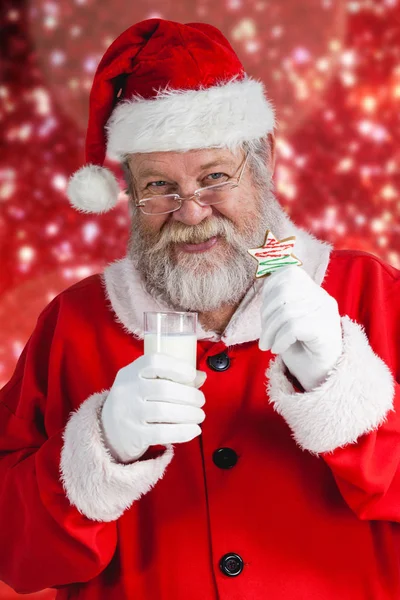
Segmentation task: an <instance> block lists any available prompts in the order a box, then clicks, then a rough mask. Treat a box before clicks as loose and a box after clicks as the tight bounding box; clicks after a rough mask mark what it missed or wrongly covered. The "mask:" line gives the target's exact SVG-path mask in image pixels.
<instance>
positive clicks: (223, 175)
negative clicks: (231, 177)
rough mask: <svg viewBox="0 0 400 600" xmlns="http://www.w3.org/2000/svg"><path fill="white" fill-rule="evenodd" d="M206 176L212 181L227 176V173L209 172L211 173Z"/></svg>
mask: <svg viewBox="0 0 400 600" xmlns="http://www.w3.org/2000/svg"><path fill="white" fill-rule="evenodd" d="M208 177H210V178H211V179H212V180H213V181H217V180H218V179H221V178H222V177H227V175H225V173H211V175H208Z"/></svg>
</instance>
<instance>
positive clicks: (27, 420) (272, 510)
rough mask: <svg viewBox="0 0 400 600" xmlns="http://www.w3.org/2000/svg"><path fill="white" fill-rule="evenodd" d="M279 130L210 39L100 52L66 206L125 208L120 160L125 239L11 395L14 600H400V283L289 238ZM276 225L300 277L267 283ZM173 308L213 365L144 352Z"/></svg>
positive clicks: (156, 35) (179, 35) (2, 481)
mask: <svg viewBox="0 0 400 600" xmlns="http://www.w3.org/2000/svg"><path fill="white" fill-rule="evenodd" d="M274 127H275V121H274V110H273V108H272V105H271V104H270V102H269V101H268V99H267V97H266V94H265V90H264V89H263V86H262V84H261V83H260V82H258V81H255V80H253V79H252V78H251V77H249V76H248V75H246V73H245V72H244V70H243V67H242V65H241V63H240V61H239V59H238V58H237V56H236V55H235V53H234V51H233V49H232V47H231V46H230V44H229V43H228V41H227V40H226V39H225V38H224V36H223V35H222V34H221V33H220V32H219V31H218V30H217V29H216V28H215V27H212V26H211V25H206V24H203V23H189V24H185V25H183V24H179V23H174V22H170V21H163V20H161V19H150V20H147V21H143V22H141V23H138V24H136V25H134V26H132V27H130V28H129V29H127V30H126V31H125V32H124V33H122V35H121V36H120V37H119V38H118V39H117V40H116V41H115V42H114V43H113V44H112V45H111V46H110V48H109V49H108V50H107V51H106V53H105V55H104V57H103V58H102V60H101V62H100V65H99V67H98V69H97V72H96V75H95V78H94V82H93V88H92V92H91V97H90V117H89V126H88V135H87V145H86V153H87V163H88V164H87V165H86V166H84V167H83V168H82V169H80V170H79V171H78V172H77V173H75V174H74V175H73V177H72V179H71V181H70V184H69V196H70V199H71V202H72V204H73V205H74V206H75V207H76V208H78V209H79V210H82V211H86V212H103V211H106V210H109V209H111V208H112V207H113V206H114V204H115V202H116V199H117V196H118V191H119V190H118V184H117V181H116V180H115V178H114V176H113V175H112V173H111V171H109V170H107V169H106V168H104V166H103V164H104V161H105V157H106V156H108V157H109V158H111V159H117V160H118V161H120V162H121V164H122V165H123V167H124V170H125V175H126V180H127V187H128V191H129V206H130V210H131V216H132V220H131V235H130V242H129V245H128V251H127V255H126V257H125V258H124V259H122V260H119V261H117V262H115V263H113V264H111V265H109V266H108V267H107V268H106V269H105V271H104V273H102V274H99V275H95V276H92V277H89V278H88V279H85V280H84V281H82V282H80V283H78V284H76V285H74V286H72V287H71V288H69V289H67V290H66V291H65V292H63V293H61V294H60V295H59V296H58V297H56V298H55V299H54V300H53V301H52V302H51V303H50V304H49V306H48V307H47V308H46V309H45V310H44V311H43V313H42V314H41V316H40V318H39V320H38V323H37V326H36V329H35V331H34V332H33V334H32V336H31V338H30V340H29V342H28V343H27V345H26V347H25V349H24V351H23V353H22V356H21V358H20V360H19V362H18V365H17V367H16V371H15V373H14V375H13V377H12V379H11V381H10V382H9V383H8V384H7V385H6V387H5V388H4V389H3V391H2V395H1V403H0V410H1V436H0V450H1V459H0V530H1V535H2V544H1V547H0V578H1V579H3V580H4V581H5V582H7V583H8V584H9V585H11V586H12V587H13V588H14V589H15V590H17V591H19V592H21V593H26V592H33V591H35V590H40V589H43V588H51V587H52V588H57V590H58V592H57V598H59V599H67V598H68V599H69V600H71V599H73V598H76V599H78V598H79V599H80V600H100V599H104V600H109V599H116V600H214V599H215V600H217V599H220V600H244V599H246V600H247V599H249V600H250V599H251V600H265V599H266V598H268V599H269V600H294V599H296V600H313V599H315V600H317V599H318V600H338V598H340V599H341V600H366V599H367V598H368V599H371V600H372V599H373V600H386V599H387V600H389V599H395V598H399V597H400V569H399V560H400V529H399V522H400V470H399V460H400V421H399V413H398V410H397V404H398V403H399V401H400V391H399V385H398V383H396V378H397V379H398V377H399V374H400V360H399V357H400V353H399V350H398V339H399V333H400V332H399V323H400V319H399V317H400V301H399V298H400V283H399V282H400V274H399V272H398V271H396V270H395V269H394V268H392V267H391V266H389V265H387V264H384V263H382V262H381V261H380V260H379V259H377V258H376V257H374V256H371V255H368V254H366V253H363V252H357V251H335V250H333V249H332V248H331V247H330V246H329V245H328V244H326V243H323V242H320V241H318V240H317V239H315V238H314V237H313V236H312V235H310V234H309V233H307V232H305V231H303V230H301V229H299V228H298V227H296V225H295V224H294V223H292V222H291V221H290V219H289V218H288V217H287V216H286V214H285V213H284V211H283V209H282V208H281V207H280V205H279V203H278V202H277V201H276V199H275V197H274V194H273V185H272V174H273V168H274V156H275V152H274ZM267 229H268V230H270V231H272V232H273V234H274V235H275V237H276V239H277V240H278V242H279V241H280V240H282V239H286V238H289V237H292V236H295V237H296V242H295V246H294V250H293V251H294V252H295V255H296V257H299V258H300V259H301V261H302V265H301V266H296V265H289V266H286V265H284V266H283V267H282V268H279V269H277V270H275V271H274V272H272V274H270V275H269V276H268V277H265V278H255V273H256V263H255V260H254V256H252V255H251V254H250V253H249V252H248V250H249V249H253V254H254V248H257V247H260V246H262V244H263V242H264V240H265V235H266V230H267ZM268 239H269V238H268ZM277 245H278V246H279V244H277ZM295 262H297V261H295ZM171 310H180V311H190V312H197V313H198V316H199V327H198V332H197V365H196V367H197V369H196V368H195V367H194V366H193V365H190V364H189V362H187V361H185V360H182V359H178V358H176V357H172V356H168V355H166V354H165V355H164V354H162V353H146V355H143V333H144V332H143V312H145V311H171Z"/></svg>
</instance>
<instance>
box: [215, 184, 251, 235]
mask: <svg viewBox="0 0 400 600" xmlns="http://www.w3.org/2000/svg"><path fill="white" fill-rule="evenodd" d="M213 209H214V212H215V214H218V213H220V214H221V215H224V217H226V218H227V219H229V220H230V221H232V223H233V224H234V225H236V226H237V227H238V228H239V229H240V225H241V223H243V222H244V221H247V220H249V219H250V220H251V219H255V218H257V213H258V208H257V198H256V196H255V194H254V192H253V190H250V189H245V188H243V189H238V190H237V193H236V195H235V196H234V197H233V198H232V199H231V200H229V201H228V202H225V203H223V204H221V205H219V206H215V207H213Z"/></svg>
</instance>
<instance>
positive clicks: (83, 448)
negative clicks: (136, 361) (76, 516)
mask: <svg viewBox="0 0 400 600" xmlns="http://www.w3.org/2000/svg"><path fill="white" fill-rule="evenodd" d="M107 395H108V390H107V391H102V392H100V393H97V394H93V396H90V397H89V398H88V399H87V400H85V402H83V403H82V404H81V406H80V407H79V408H78V410H77V411H75V412H74V413H72V416H71V417H70V419H69V421H68V423H67V425H66V427H65V431H64V434H63V439H64V446H63V449H62V451H61V462H60V471H61V480H62V483H63V486H64V489H65V492H66V495H67V498H68V500H69V501H70V503H71V504H72V505H74V506H75V507H76V508H77V509H78V510H79V512H80V513H82V514H83V515H85V516H86V517H88V518H89V519H92V520H94V521H106V522H107V521H115V520H116V519H118V518H119V517H120V516H121V515H122V513H123V512H124V511H125V510H126V509H127V508H129V507H130V506H131V504H132V503H133V502H134V501H135V500H138V499H139V498H140V497H141V496H142V495H144V494H146V493H147V492H148V491H149V490H151V488H152V487H153V486H154V485H155V484H156V482H157V481H158V480H159V479H160V478H161V477H162V476H163V475H164V472H165V469H166V467H167V466H168V464H169V463H170V462H171V460H172V457H173V447H172V446H167V449H166V451H165V452H164V453H163V454H162V455H161V456H159V457H158V458H154V459H149V460H144V461H137V462H134V463H132V464H128V465H126V464H119V463H117V462H115V460H114V459H113V458H112V456H111V454H110V452H109V450H108V449H107V447H106V446H105V445H104V442H103V440H102V437H101V427H100V412H101V409H102V406H103V404H104V401H105V399H106V397H107Z"/></svg>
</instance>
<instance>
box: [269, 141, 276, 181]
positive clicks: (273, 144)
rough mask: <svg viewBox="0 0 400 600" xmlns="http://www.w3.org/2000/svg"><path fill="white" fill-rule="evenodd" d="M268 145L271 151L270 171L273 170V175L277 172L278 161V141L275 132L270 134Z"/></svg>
mask: <svg viewBox="0 0 400 600" xmlns="http://www.w3.org/2000/svg"><path fill="white" fill-rule="evenodd" d="M268 144H269V147H270V151H271V164H270V169H271V175H273V173H274V170H275V160H276V139H275V134H274V133H273V132H271V133H269V134H268Z"/></svg>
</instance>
